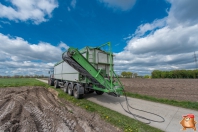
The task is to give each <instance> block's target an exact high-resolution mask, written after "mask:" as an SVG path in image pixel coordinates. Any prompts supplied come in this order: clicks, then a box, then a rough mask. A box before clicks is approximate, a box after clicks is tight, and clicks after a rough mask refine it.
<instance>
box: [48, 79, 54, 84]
mask: <svg viewBox="0 0 198 132" xmlns="http://www.w3.org/2000/svg"><path fill="white" fill-rule="evenodd" d="M48 85H50V86H54V81H53V79H51V78H48Z"/></svg>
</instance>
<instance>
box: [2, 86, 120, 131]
mask: <svg viewBox="0 0 198 132" xmlns="http://www.w3.org/2000/svg"><path fill="white" fill-rule="evenodd" d="M57 95H58V93H57V92H56V91H55V90H53V89H50V88H49V89H46V88H43V87H38V86H28V87H27V86H26V87H17V88H14V87H12V88H0V132H1V131H9V132H13V131H43V132H55V131H56V132H63V131H64V132H65V131H68V132H69V131H75V132H83V131H85V132H94V131H96V132H97V131H100V132H101V131H102V132H116V131H119V129H117V128H115V127H114V126H112V125H111V124H109V123H107V122H105V121H104V120H102V119H101V118H100V116H98V115H97V114H95V113H88V112H87V111H85V110H84V109H82V108H80V107H77V106H74V105H73V104H71V103H69V102H67V101H66V100H64V99H59V98H58V97H57Z"/></svg>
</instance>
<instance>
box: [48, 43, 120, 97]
mask: <svg viewBox="0 0 198 132" xmlns="http://www.w3.org/2000/svg"><path fill="white" fill-rule="evenodd" d="M104 46H109V50H108V51H104V50H102V49H101V48H102V47H104ZM62 59H63V60H62V61H60V62H58V63H56V64H55V65H54V68H53V71H52V72H51V75H50V77H49V79H48V84H49V85H50V86H54V87H55V88H60V87H62V88H63V89H64V92H65V93H68V94H69V95H71V96H74V97H75V98H77V99H79V98H83V96H84V94H88V93H93V92H96V94H98V95H102V94H103V93H104V92H105V93H108V94H110V95H113V96H116V97H118V96H120V95H122V93H123V85H122V83H121V82H120V81H119V78H118V77H117V75H116V74H115V72H114V70H113V66H114V64H113V54H112V52H111V44H110V42H108V43H105V44H103V45H101V46H99V47H88V46H87V47H85V48H83V49H81V50H78V49H77V48H72V47H70V48H69V49H68V50H67V51H66V52H64V53H63V54H62Z"/></svg>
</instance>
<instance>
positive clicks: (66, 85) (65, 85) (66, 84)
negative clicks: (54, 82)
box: [63, 83, 68, 93]
mask: <svg viewBox="0 0 198 132" xmlns="http://www.w3.org/2000/svg"><path fill="white" fill-rule="evenodd" d="M63 91H64V92H65V93H68V83H65V84H64V89H63Z"/></svg>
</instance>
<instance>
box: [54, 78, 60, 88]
mask: <svg viewBox="0 0 198 132" xmlns="http://www.w3.org/2000/svg"><path fill="white" fill-rule="evenodd" d="M54 88H59V85H58V80H55V81H54Z"/></svg>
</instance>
